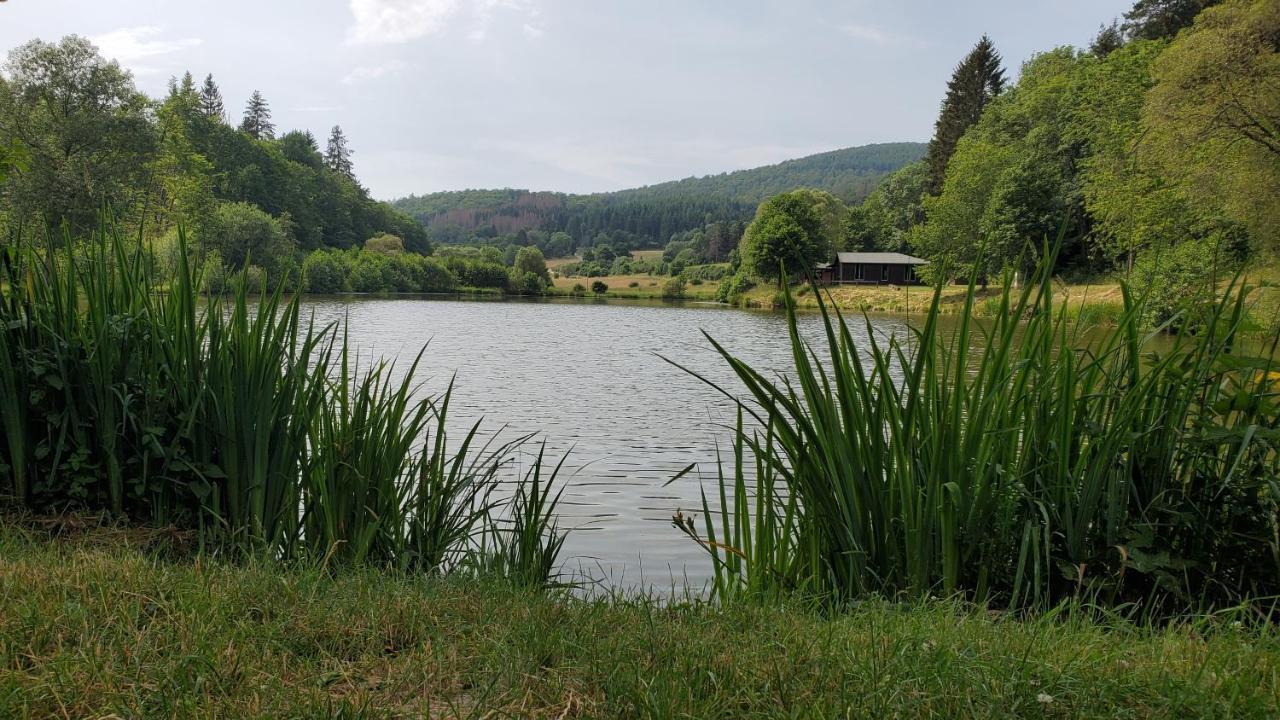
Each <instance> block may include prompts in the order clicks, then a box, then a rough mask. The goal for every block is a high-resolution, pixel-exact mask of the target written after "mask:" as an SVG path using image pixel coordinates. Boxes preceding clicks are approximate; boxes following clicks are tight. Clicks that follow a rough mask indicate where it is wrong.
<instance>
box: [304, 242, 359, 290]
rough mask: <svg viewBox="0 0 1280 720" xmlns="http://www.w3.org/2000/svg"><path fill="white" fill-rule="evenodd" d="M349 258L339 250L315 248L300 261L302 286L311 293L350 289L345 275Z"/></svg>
mask: <svg viewBox="0 0 1280 720" xmlns="http://www.w3.org/2000/svg"><path fill="white" fill-rule="evenodd" d="M350 273H351V259H350V257H349V256H348V255H347V253H345V252H343V251H341V250H317V251H315V252H313V253H311V254H309V255H307V257H306V259H305V260H303V262H302V278H303V287H305V288H306V290H307V292H312V293H337V292H344V291H347V290H349V289H350V287H349V286H348V285H347V275H349V274H350Z"/></svg>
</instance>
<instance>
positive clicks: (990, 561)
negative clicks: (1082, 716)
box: [676, 253, 1280, 615]
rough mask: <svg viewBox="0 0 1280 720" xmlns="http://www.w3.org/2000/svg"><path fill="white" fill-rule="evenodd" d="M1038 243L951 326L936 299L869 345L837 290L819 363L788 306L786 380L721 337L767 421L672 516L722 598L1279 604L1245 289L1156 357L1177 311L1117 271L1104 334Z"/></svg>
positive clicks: (750, 399) (1268, 348)
mask: <svg viewBox="0 0 1280 720" xmlns="http://www.w3.org/2000/svg"><path fill="white" fill-rule="evenodd" d="M1045 255H1046V257H1047V259H1046V260H1045V261H1044V262H1043V263H1041V265H1040V267H1039V268H1038V269H1037V271H1036V273H1035V276H1034V278H1033V281H1032V282H1030V283H1028V284H1027V285H1026V286H1025V287H1024V288H1023V289H1022V290H1021V291H1017V294H1014V292H1015V291H1012V290H1010V289H1008V288H1007V284H1006V289H1005V291H1004V293H1003V295H1002V296H1001V299H1000V307H999V311H998V312H996V313H994V315H993V319H992V320H991V321H990V322H986V323H982V324H977V323H975V322H974V321H972V320H971V319H970V318H971V315H972V313H971V312H970V310H971V309H972V308H971V307H966V308H965V311H964V312H962V313H961V316H960V317H961V320H960V324H959V327H958V329H954V330H951V329H948V330H943V329H942V328H941V326H940V325H939V323H938V295H937V294H935V296H934V301H933V304H932V308H931V311H930V312H929V314H928V315H927V317H926V318H925V319H924V321H923V324H922V326H921V327H919V329H916V330H912V331H911V333H910V335H909V336H907V337H893V338H887V339H885V338H882V337H877V336H876V334H875V332H873V329H872V328H871V327H870V325H869V324H868V327H867V332H866V336H867V337H868V338H870V344H867V345H861V346H860V345H859V344H858V343H855V341H854V339H853V336H852V334H851V333H850V329H849V322H848V321H847V320H846V319H845V318H844V317H841V316H840V315H839V313H838V312H835V311H832V310H831V309H830V308H828V307H827V306H825V305H824V306H823V307H822V313H823V323H824V324H823V328H824V335H823V339H822V344H823V345H824V346H825V347H823V348H822V353H821V355H822V357H824V358H826V357H830V358H831V362H830V363H829V364H828V363H826V362H825V361H824V362H819V360H818V357H819V354H818V353H815V352H814V349H813V348H811V347H809V346H808V345H806V343H805V342H804V340H803V339H802V338H801V336H800V334H799V332H798V331H797V324H796V318H795V314H794V308H793V304H791V303H788V307H789V308H791V309H789V310H788V312H789V315H790V328H791V329H790V332H791V345H792V350H793V360H794V362H793V367H792V368H789V369H788V370H787V373H786V377H785V378H782V379H779V378H775V377H771V376H768V375H766V374H765V373H764V372H762V371H759V370H756V369H754V368H752V367H751V366H749V365H748V364H746V363H744V362H742V361H741V360H739V359H737V358H735V357H734V356H733V355H732V354H730V353H729V352H728V351H727V350H725V349H724V347H723V346H721V345H719V344H718V343H716V342H715V340H714V339H713V338H710V336H708V338H709V339H710V340H711V342H712V343H713V344H714V345H715V347H716V349H717V350H718V351H719V352H720V354H721V355H722V356H723V358H724V360H725V362H727V363H729V365H730V366H731V367H732V368H733V370H734V371H735V373H736V376H737V379H738V381H739V382H740V384H741V389H742V390H743V391H745V400H744V401H743V402H742V403H741V405H740V411H741V413H743V414H745V415H747V416H750V419H751V420H752V421H753V422H750V423H746V424H744V423H742V422H741V420H740V421H739V424H738V429H737V432H736V439H735V443H734V446H733V453H732V457H731V458H728V459H727V460H726V461H725V462H722V463H721V465H720V468H721V469H720V472H719V481H718V498H716V500H718V503H713V502H709V501H708V500H706V499H705V497H704V502H703V508H702V513H701V517H688V516H680V517H677V519H676V525H677V527H679V528H680V529H681V530H683V531H684V532H685V533H687V534H689V535H690V536H692V537H693V538H694V539H695V540H696V541H697V542H699V543H700V544H701V545H702V546H703V547H704V548H705V549H706V550H707V551H708V553H709V554H710V556H711V559H712V561H713V563H714V565H715V582H714V592H715V593H716V594H717V595H718V596H719V597H720V598H722V599H726V600H736V599H741V598H748V599H752V600H761V599H763V600H776V599H779V598H782V597H797V596H801V597H811V598H815V599H817V600H818V601H820V602H823V603H833V602H834V603H840V602H843V601H847V600H850V599H854V598H860V597H866V596H869V595H876V596H887V597H924V596H929V595H939V596H958V597H962V598H965V599H970V600H974V601H977V602H980V603H986V604H990V605H993V606H996V607H1004V608H1014V609H1027V610H1043V609H1047V608H1049V607H1052V606H1055V605H1057V604H1059V603H1061V602H1062V601H1064V600H1074V601H1081V602H1086V603H1093V604H1096V605H1103V606H1110V607H1120V608H1125V609H1126V610H1127V611H1131V612H1133V613H1135V614H1138V615H1149V614H1151V615H1164V614H1167V613H1183V612H1196V611H1203V610H1209V609H1213V608H1221V607H1224V606H1229V605H1236V604H1241V603H1244V604H1248V605H1249V606H1251V607H1253V608H1254V609H1255V610H1257V611H1258V612H1262V613H1266V614H1270V613H1272V612H1273V608H1274V604H1275V602H1276V600H1277V596H1278V595H1280V540H1278V537H1280V535H1278V532H1280V530H1278V528H1280V526H1278V523H1277V517H1278V516H1277V508H1278V501H1280V460H1278V454H1277V445H1278V444H1280V383H1278V382H1277V381H1276V379H1277V377H1278V375H1277V373H1276V364H1275V362H1274V360H1273V358H1274V357H1275V355H1276V340H1277V338H1276V337H1275V336H1272V337H1269V338H1257V337H1254V338H1251V339H1250V346H1251V347H1260V348H1261V350H1260V351H1259V352H1256V353H1249V352H1242V351H1241V349H1240V348H1241V347H1243V346H1245V344H1244V343H1243V342H1242V340H1243V338H1242V332H1241V329H1242V327H1243V326H1244V318H1245V314H1246V302H1245V298H1246V295H1247V289H1246V288H1244V287H1242V286H1241V285H1240V284H1238V283H1237V284H1233V285H1232V286H1231V287H1230V288H1229V289H1228V290H1227V291H1226V292H1224V293H1223V294H1222V296H1221V297H1220V298H1219V299H1218V301H1217V302H1216V303H1214V304H1212V306H1211V307H1208V308H1203V307H1201V308H1189V309H1188V310H1190V311H1193V312H1191V313H1190V314H1191V315H1193V316H1195V317H1197V318H1203V319H1204V320H1203V323H1202V324H1198V325H1196V326H1195V327H1190V326H1187V325H1185V324H1184V325H1183V326H1182V327H1181V328H1180V333H1179V334H1176V335H1175V337H1174V338H1173V339H1172V341H1168V340H1162V342H1160V343H1159V344H1158V347H1160V348H1161V350H1160V351H1158V352H1157V351H1156V349H1155V348H1156V347H1157V344H1153V343H1152V342H1151V341H1152V340H1153V339H1154V338H1155V337H1156V335H1157V334H1160V333H1161V332H1162V331H1164V330H1169V329H1170V328H1171V326H1170V325H1166V326H1165V327H1162V328H1155V329H1153V330H1147V329H1144V327H1143V324H1142V318H1143V315H1144V312H1143V304H1144V302H1145V299H1144V298H1143V297H1142V296H1141V295H1135V294H1134V293H1132V292H1130V291H1129V290H1128V289H1127V288H1126V289H1125V293H1124V309H1123V312H1122V313H1120V315H1119V317H1118V319H1117V321H1116V327H1115V328H1114V329H1113V330H1109V331H1108V332H1105V333H1090V332H1088V330H1089V327H1088V326H1087V325H1086V321H1085V320H1084V319H1082V318H1080V317H1079V315H1078V314H1075V313H1069V312H1068V309H1067V307H1066V306H1065V305H1064V304H1062V303H1060V302H1058V301H1056V299H1055V297H1054V293H1053V285H1052V283H1051V281H1050V280H1051V278H1050V273H1049V268H1051V267H1052V257H1051V256H1050V254H1049V253H1045ZM815 290H816V289H815ZM818 295H819V297H821V294H820V293H819V294H818ZM973 302H974V293H973V291H972V289H971V290H970V293H969V298H968V303H969V304H970V305H971V304H972V303H973ZM1177 322H1178V318H1174V319H1172V320H1171V321H1170V323H1177ZM722 390H723V392H725V393H726V394H727V395H730V396H731V397H733V396H736V395H737V392H738V389H737V388H722ZM740 417H741V416H740ZM752 428H754V429H752ZM716 506H718V507H720V508H728V510H727V511H725V512H723V513H721V512H719V511H718V510H713V507H716Z"/></svg>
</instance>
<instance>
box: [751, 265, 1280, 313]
mask: <svg viewBox="0 0 1280 720" xmlns="http://www.w3.org/2000/svg"><path fill="white" fill-rule="evenodd" d="M1245 280H1246V282H1248V283H1249V285H1250V286H1252V287H1253V288H1254V289H1253V291H1252V292H1251V293H1250V295H1249V302H1250V304H1251V315H1252V317H1253V318H1254V319H1255V320H1256V321H1258V322H1259V323H1260V324H1262V325H1264V326H1269V325H1268V322H1267V321H1268V319H1270V321H1271V322H1272V323H1274V322H1276V321H1280V268H1270V267H1268V268H1262V269H1259V270H1253V271H1250V272H1249V273H1248V274H1246V275H1245ZM1055 287H1056V292H1057V293H1058V294H1059V297H1060V298H1062V299H1063V300H1064V301H1065V302H1066V303H1067V305H1068V307H1069V308H1071V311H1072V312H1083V313H1086V314H1089V315H1090V316H1091V317H1093V318H1096V319H1098V320H1104V321H1105V320H1106V319H1108V318H1111V317H1114V316H1115V315H1116V314H1118V313H1119V312H1120V309H1121V307H1122V305H1123V302H1124V299H1123V296H1122V294H1121V291H1120V284H1119V283H1118V282H1115V281H1100V282H1098V283H1094V284H1086V285H1070V284H1065V283H1061V282H1059V283H1057V284H1056V286H1055ZM1224 288H1225V285H1224ZM967 290H968V288H967V287H965V286H963V285H947V286H945V287H943V289H942V297H941V301H940V303H939V311H940V312H941V313H943V314H956V313H960V312H962V311H963V310H964V304H965V294H966V292H967ZM821 291H822V297H823V299H824V300H827V301H828V302H829V303H830V304H832V305H834V306H835V307H837V308H840V309H841V310H855V311H865V312H892V313H899V312H911V313H916V312H924V311H925V310H927V309H928V307H929V303H930V301H931V300H932V298H933V288H932V287H928V286H914V287H905V286H892V285H833V286H827V287H823V288H822V289H821ZM793 292H794V295H795V299H796V302H797V304H798V306H799V307H804V308H817V307H818V302H817V299H816V298H815V297H814V295H813V292H812V290H811V288H809V287H807V286H800V287H796V288H793ZM1000 293H1001V288H1000V286H998V285H991V286H990V287H988V288H987V289H985V290H982V289H979V290H978V291H977V293H976V298H975V303H974V308H975V314H976V315H979V316H984V315H989V314H991V313H993V312H994V311H995V309H996V304H997V303H998V302H999V299H1000ZM776 295H777V289H776V288H775V287H774V286H772V285H767V284H762V285H759V286H757V287H755V288H752V289H751V290H750V291H748V292H747V293H745V294H744V295H743V296H742V297H741V298H740V299H739V301H738V304H739V305H742V306H745V307H764V308H767V307H771V306H773V305H774V304H775V297H776Z"/></svg>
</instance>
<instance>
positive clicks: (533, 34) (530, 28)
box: [520, 23, 547, 39]
mask: <svg viewBox="0 0 1280 720" xmlns="http://www.w3.org/2000/svg"><path fill="white" fill-rule="evenodd" d="M520 29H521V30H523V31H524V35H525V37H527V38H533V39H537V38H540V37H542V36H543V35H546V34H547V31H546V30H543V29H542V28H540V27H538V26H536V25H530V24H529V23H525V24H524V25H523V26H521V28H520Z"/></svg>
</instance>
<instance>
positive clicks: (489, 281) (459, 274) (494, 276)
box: [444, 255, 508, 290]
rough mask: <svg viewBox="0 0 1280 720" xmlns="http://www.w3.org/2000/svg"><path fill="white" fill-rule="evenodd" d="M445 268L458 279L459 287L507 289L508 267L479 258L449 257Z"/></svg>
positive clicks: (445, 262) (446, 258)
mask: <svg viewBox="0 0 1280 720" xmlns="http://www.w3.org/2000/svg"><path fill="white" fill-rule="evenodd" d="M444 265H445V267H447V268H449V271H450V272H452V273H453V274H454V277H456V278H458V285H459V286H461V287H470V288H496V289H499V290H501V289H505V288H506V287H507V282H508V275H507V267H506V266H505V265H503V264H501V263H497V262H493V261H491V260H485V259H482V258H477V257H463V256H459V255H449V256H447V257H445V258H444Z"/></svg>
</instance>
